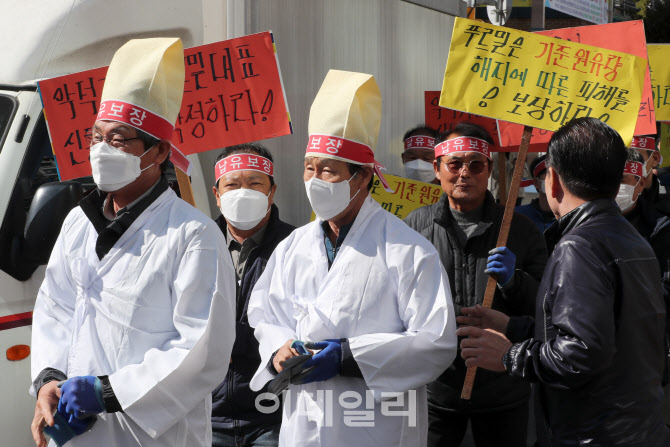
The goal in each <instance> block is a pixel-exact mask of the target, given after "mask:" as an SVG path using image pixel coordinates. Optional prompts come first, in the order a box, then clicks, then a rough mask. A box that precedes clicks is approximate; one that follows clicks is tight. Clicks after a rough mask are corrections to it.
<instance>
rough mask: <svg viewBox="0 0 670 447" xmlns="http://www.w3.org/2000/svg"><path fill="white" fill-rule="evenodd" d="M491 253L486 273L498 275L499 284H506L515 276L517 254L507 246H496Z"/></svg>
mask: <svg viewBox="0 0 670 447" xmlns="http://www.w3.org/2000/svg"><path fill="white" fill-rule="evenodd" d="M489 255H490V256H489V258H488V260H487V261H486V270H484V273H488V274H489V275H491V274H493V275H496V276H497V278H498V284H500V285H502V286H504V285H506V284H507V283H508V282H510V280H511V279H512V276H514V264H515V263H516V255H515V254H514V253H512V251H511V250H510V249H509V248H507V247H498V248H494V249H493V250H491V251H490V252H489Z"/></svg>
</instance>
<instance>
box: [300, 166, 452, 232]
mask: <svg viewBox="0 0 670 447" xmlns="http://www.w3.org/2000/svg"><path fill="white" fill-rule="evenodd" d="M384 177H386V180H387V181H388V182H389V185H391V189H393V191H395V192H392V193H391V192H387V191H386V190H385V189H384V187H383V186H382V184H381V182H380V181H379V178H376V177H375V182H374V184H373V186H372V189H371V190H370V196H371V197H372V198H373V199H375V200H376V201H377V203H379V204H380V205H381V206H382V208H384V209H385V210H386V211H388V212H389V213H391V214H394V215H396V216H398V217H399V218H401V219H404V218H405V217H407V215H408V214H409V213H411V212H412V211H414V210H415V209H417V208H421V207H422V206H426V205H432V204H433V203H437V201H438V200H440V196H442V187H441V186H440V185H433V184H432V183H423V182H418V181H416V180H410V179H408V178H403V177H399V176H397V175H390V174H384ZM314 218H315V216H314V213H313V212H312V217H311V218H310V221H313V220H314Z"/></svg>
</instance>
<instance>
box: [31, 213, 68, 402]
mask: <svg viewBox="0 0 670 447" xmlns="http://www.w3.org/2000/svg"><path fill="white" fill-rule="evenodd" d="M72 216H73V213H71V214H69V215H68V219H66V221H65V223H64V224H63V229H62V230H61V233H60V235H59V236H58V239H57V240H56V244H55V245H54V248H53V250H52V252H51V256H50V257H49V262H48V264H47V269H46V274H45V276H44V281H43V282H42V285H41V286H40V290H39V292H38V293H37V300H36V301H35V309H34V311H33V327H32V340H31V351H32V352H31V356H30V358H31V363H30V370H31V371H30V373H31V374H30V375H31V380H33V381H34V380H35V379H36V378H37V375H38V374H39V373H40V372H42V370H43V369H44V368H55V369H57V370H59V371H62V372H63V373H66V374H67V365H68V356H69V354H70V344H71V342H72V318H73V316H74V308H75V303H76V301H77V293H76V287H75V284H74V281H73V279H72V276H71V274H70V270H69V264H68V263H67V260H66V258H65V254H64V249H63V245H64V239H65V237H66V233H67V228H69V226H70V225H69V223H70V221H71V220H72ZM29 392H30V394H31V395H32V396H35V397H36V390H35V389H34V388H33V386H32V384H31V386H30V391H29Z"/></svg>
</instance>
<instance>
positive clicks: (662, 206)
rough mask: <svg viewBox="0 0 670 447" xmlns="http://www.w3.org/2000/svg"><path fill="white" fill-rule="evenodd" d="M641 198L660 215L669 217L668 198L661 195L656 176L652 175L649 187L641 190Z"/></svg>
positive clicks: (669, 205) (669, 200) (665, 195)
mask: <svg viewBox="0 0 670 447" xmlns="http://www.w3.org/2000/svg"><path fill="white" fill-rule="evenodd" d="M641 196H642V197H643V198H644V199H645V200H646V201H647V203H650V204H652V205H653V206H654V208H656V210H657V211H659V212H660V213H661V214H664V215H666V216H670V197H668V195H667V194H661V183H660V182H659V181H658V177H656V175H654V174H652V181H651V187H650V188H648V189H644V190H642V194H641Z"/></svg>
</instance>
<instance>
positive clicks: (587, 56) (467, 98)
mask: <svg viewBox="0 0 670 447" xmlns="http://www.w3.org/2000/svg"><path fill="white" fill-rule="evenodd" d="M646 65H647V61H646V60H645V59H642V58H640V57H637V56H633V55H630V54H625V53H621V52H617V51H612V50H607V49H603V48H597V47H592V46H589V45H584V44H580V43H576V42H570V41H563V40H557V39H553V38H549V37H545V36H540V35H537V34H533V33H527V32H523V31H517V30H513V29H509V28H503V27H498V26H494V25H489V24H485V23H482V22H476V21H472V20H466V19H461V18H456V20H455V23H454V32H453V35H452V41H451V47H450V51H449V60H448V61H447V68H446V71H445V76H444V84H443V88H442V95H441V96H440V105H441V106H443V107H449V108H453V109H456V110H463V111H467V112H470V113H476V114H479V115H483V116H489V117H491V118H497V119H502V120H505V121H510V122H515V123H518V124H524V125H527V126H532V127H538V128H541V129H547V130H557V129H558V128H559V127H560V126H561V125H563V124H565V123H566V122H568V121H570V120H571V119H573V118H578V117H582V116H591V117H595V118H599V119H601V120H602V121H605V122H607V123H608V124H609V125H610V126H612V127H613V128H614V129H616V130H617V131H618V132H619V133H620V134H621V136H622V138H623V139H624V141H625V142H626V143H630V141H631V140H632V137H633V133H634V130H635V123H636V121H637V115H638V110H639V104H640V101H641V97H642V90H643V80H644V72H645V70H646Z"/></svg>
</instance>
